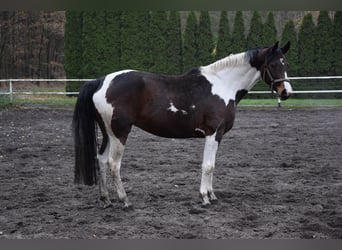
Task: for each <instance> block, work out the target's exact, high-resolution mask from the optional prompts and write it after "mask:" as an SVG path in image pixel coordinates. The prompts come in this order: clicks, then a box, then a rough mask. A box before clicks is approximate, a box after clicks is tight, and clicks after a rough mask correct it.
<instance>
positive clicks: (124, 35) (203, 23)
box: [65, 11, 342, 92]
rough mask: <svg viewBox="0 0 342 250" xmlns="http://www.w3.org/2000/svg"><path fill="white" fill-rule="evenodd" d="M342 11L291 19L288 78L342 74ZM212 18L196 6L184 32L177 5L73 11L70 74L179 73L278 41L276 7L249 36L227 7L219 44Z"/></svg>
mask: <svg viewBox="0 0 342 250" xmlns="http://www.w3.org/2000/svg"><path fill="white" fill-rule="evenodd" d="M341 13H342V12H341V11H336V13H335V15H334V17H333V18H330V17H329V15H328V12H326V11H321V12H320V15H319V17H318V21H317V25H315V24H314V23H313V17H312V14H311V13H308V14H307V15H305V17H304V19H303V20H302V22H301V24H300V26H299V29H298V30H297V31H296V29H295V25H294V22H293V21H289V22H287V23H286V24H285V26H284V28H283V30H282V32H281V45H282V46H283V45H284V44H285V43H286V42H287V41H291V49H290V51H289V52H288V54H287V59H288V62H289V64H290V72H289V75H290V76H296V75H297V76H312V75H317V74H320V75H330V74H336V75H341V74H342V65H341V64H342V63H341V62H342V60H341V57H342V54H341V53H342V50H341V49H340V48H341V43H342V42H341V41H342V28H341V27H342V14H341ZM196 15H197V16H199V22H198V20H197V17H196ZM209 17H210V16H209V12H208V11H201V12H197V13H195V12H194V11H191V12H189V13H188V14H187V19H186V22H185V23H184V24H183V30H182V29H181V27H182V25H181V20H180V13H179V12H177V11H170V12H166V11H67V12H66V24H65V72H66V77H67V78H97V77H99V76H102V75H105V74H108V73H111V72H114V71H117V70H121V69H128V68H130V69H137V70H146V71H152V72H157V73H165V74H179V73H182V72H185V71H187V70H190V69H191V68H192V67H194V66H199V65H206V64H209V63H211V62H213V61H214V59H220V58H223V57H225V56H228V55H229V54H231V53H239V52H242V51H246V50H248V49H250V48H252V47H255V46H260V45H271V44H273V43H274V42H275V41H276V40H277V36H276V34H277V30H276V28H275V21H274V15H273V13H272V12H269V13H268V16H267V18H266V20H265V22H264V24H262V21H261V17H260V14H259V13H258V12H257V11H255V12H254V13H253V17H252V20H251V22H250V24H249V25H250V29H249V32H248V34H246V32H245V26H244V18H243V12H241V11H237V12H236V13H235V19H234V23H233V29H232V30H231V32H230V28H229V21H228V17H227V12H226V11H222V12H221V17H220V22H219V27H218V28H219V29H218V36H217V40H216V41H217V42H216V44H215V43H214V42H213V40H214V39H213V35H212V30H211V20H210V18H209ZM81 84H82V83H80V82H79V83H78V82H71V83H68V84H67V86H66V90H67V91H75V92H76V91H78V90H79V88H80V85H81ZM258 86H259V85H257V86H256V87H257V88H259V87H258ZM308 86H309V87H310V84H309V85H308ZM262 88H264V86H263V87H262Z"/></svg>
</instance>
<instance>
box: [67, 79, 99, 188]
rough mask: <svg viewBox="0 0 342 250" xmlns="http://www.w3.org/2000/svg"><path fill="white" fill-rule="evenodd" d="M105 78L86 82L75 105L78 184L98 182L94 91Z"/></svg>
mask: <svg viewBox="0 0 342 250" xmlns="http://www.w3.org/2000/svg"><path fill="white" fill-rule="evenodd" d="M102 82H103V79H97V80H94V81H89V82H86V83H85V84H84V85H83V86H82V88H81V91H80V93H79V95H78V98H77V102H76V105H75V110H74V116H73V121H72V129H73V136H74V146H75V176H74V182H75V183H76V184H85V185H89V186H91V185H94V184H97V171H98V165H97V164H98V163H97V159H96V154H97V142H96V114H97V111H96V108H95V105H94V103H93V95H94V93H95V92H96V91H97V90H98V89H99V88H100V87H101V86H102Z"/></svg>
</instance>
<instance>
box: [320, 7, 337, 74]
mask: <svg viewBox="0 0 342 250" xmlns="http://www.w3.org/2000/svg"><path fill="white" fill-rule="evenodd" d="M333 32H334V28H333V24H332V22H331V19H330V18H329V15H328V12H327V11H320V13H319V16H318V21H317V27H316V30H315V34H316V36H315V67H316V68H317V74H318V75H332V74H333V57H334V55H333V53H334V52H333V51H334V46H335V44H334V39H333Z"/></svg>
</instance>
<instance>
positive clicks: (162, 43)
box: [149, 11, 168, 73]
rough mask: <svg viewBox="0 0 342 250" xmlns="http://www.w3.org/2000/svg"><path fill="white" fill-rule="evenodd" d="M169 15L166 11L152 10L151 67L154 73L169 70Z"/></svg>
mask: <svg viewBox="0 0 342 250" xmlns="http://www.w3.org/2000/svg"><path fill="white" fill-rule="evenodd" d="M167 29H168V23H167V16H166V12H165V11H152V13H151V22H150V44H151V47H150V48H151V49H150V60H151V61H150V63H151V66H150V69H149V71H151V72H154V73H165V72H166V70H167V40H166V39H167Z"/></svg>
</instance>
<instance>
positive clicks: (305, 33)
mask: <svg viewBox="0 0 342 250" xmlns="http://www.w3.org/2000/svg"><path fill="white" fill-rule="evenodd" d="M314 59H315V36H314V23H313V21H312V14H311V13H308V14H306V15H305V16H304V19H303V22H302V24H301V26H300V29H299V34H298V60H299V66H300V68H299V72H298V73H299V74H300V75H301V76H312V75H313V74H315V73H316V70H317V69H316V66H315V62H314Z"/></svg>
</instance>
